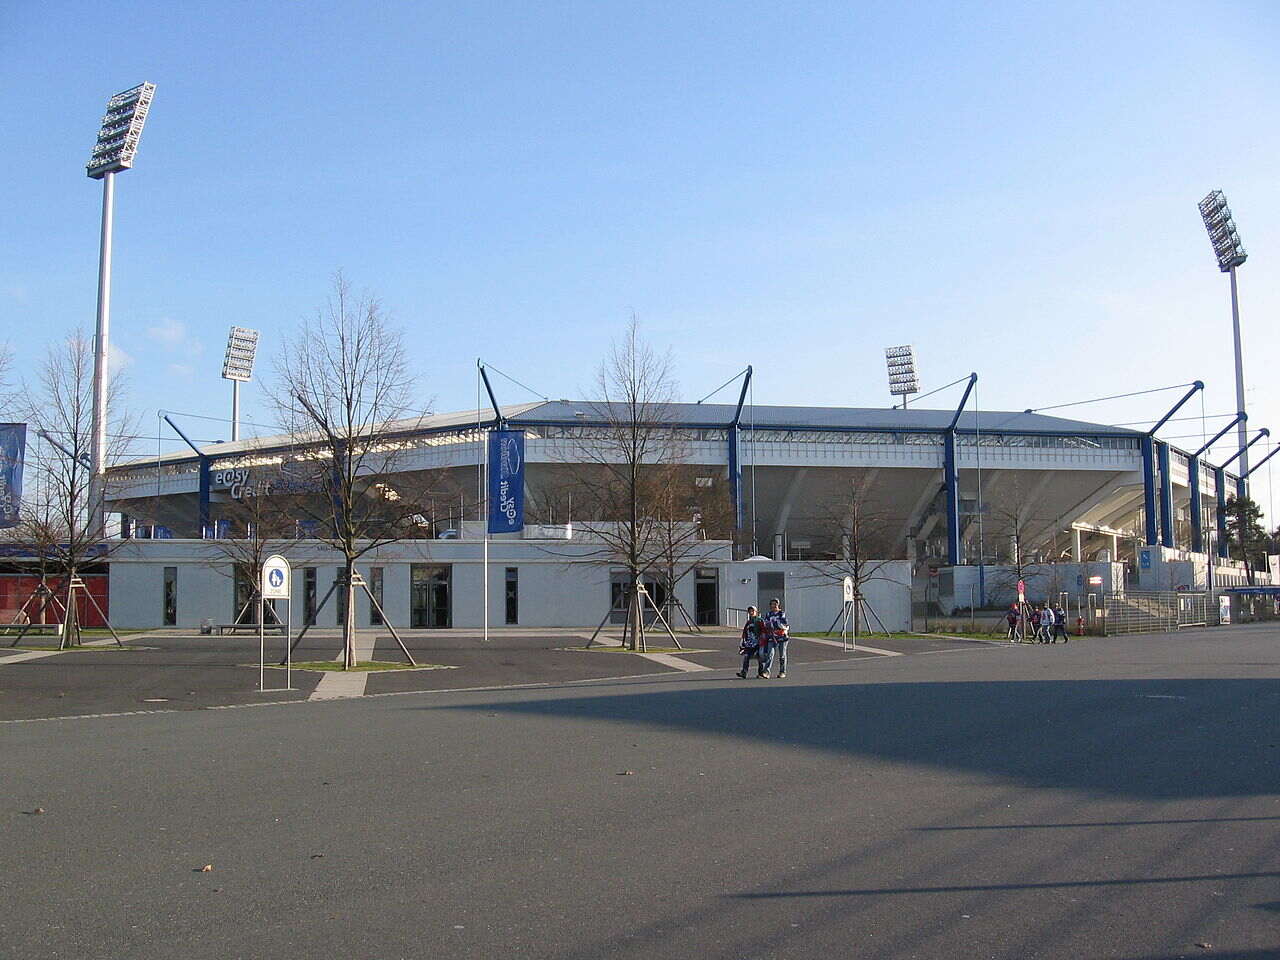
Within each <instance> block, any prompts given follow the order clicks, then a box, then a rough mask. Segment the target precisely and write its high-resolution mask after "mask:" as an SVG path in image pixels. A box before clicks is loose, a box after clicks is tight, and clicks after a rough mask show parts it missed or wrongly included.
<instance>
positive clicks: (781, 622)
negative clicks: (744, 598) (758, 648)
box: [760, 597, 791, 680]
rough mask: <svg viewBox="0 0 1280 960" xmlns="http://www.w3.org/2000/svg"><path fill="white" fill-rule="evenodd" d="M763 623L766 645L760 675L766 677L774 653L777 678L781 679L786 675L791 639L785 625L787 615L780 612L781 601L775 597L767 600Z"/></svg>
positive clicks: (788, 629) (771, 665)
mask: <svg viewBox="0 0 1280 960" xmlns="http://www.w3.org/2000/svg"><path fill="white" fill-rule="evenodd" d="M764 625H765V637H766V638H767V639H768V646H766V647H765V653H764V660H763V661H762V664H763V665H762V666H761V668H760V670H761V673H760V675H761V676H762V677H765V678H768V676H769V670H770V668H772V667H773V658H774V656H775V655H776V656H777V658H778V679H779V680H781V679H782V678H783V677H785V676H786V675H787V644H788V643H789V642H790V641H791V637H790V630H791V628H790V627H789V626H788V625H787V615H786V614H785V613H783V612H782V601H781V600H779V599H778V598H777V597H774V598H773V599H772V600H770V601H769V612H768V613H766V614H765V615H764Z"/></svg>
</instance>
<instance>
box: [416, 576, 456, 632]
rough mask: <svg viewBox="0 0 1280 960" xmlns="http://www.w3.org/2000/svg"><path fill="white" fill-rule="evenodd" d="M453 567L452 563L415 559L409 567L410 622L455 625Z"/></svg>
mask: <svg viewBox="0 0 1280 960" xmlns="http://www.w3.org/2000/svg"><path fill="white" fill-rule="evenodd" d="M452 580H453V567H452V566H450V565H449V564H432V563H415V564H412V565H410V568H409V591H410V594H411V600H412V608H411V610H410V615H409V626H411V627H414V628H416V629H421V628H425V629H440V628H444V627H451V626H453V607H452V604H451V603H450V594H451V592H452V591H451V589H450V585H451V582H452Z"/></svg>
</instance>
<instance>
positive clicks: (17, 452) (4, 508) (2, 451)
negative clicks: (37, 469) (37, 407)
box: [0, 423, 27, 527]
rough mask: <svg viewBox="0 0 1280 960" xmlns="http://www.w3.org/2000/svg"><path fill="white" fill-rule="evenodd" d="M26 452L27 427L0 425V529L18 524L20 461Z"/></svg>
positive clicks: (13, 424)
mask: <svg viewBox="0 0 1280 960" xmlns="http://www.w3.org/2000/svg"><path fill="white" fill-rule="evenodd" d="M26 452H27V425H26V424H25V423H0V527H12V526H16V525H17V523H18V510H19V508H20V507H21V506H22V461H23V459H24V457H25V456H26Z"/></svg>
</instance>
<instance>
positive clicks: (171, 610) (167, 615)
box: [164, 567, 178, 627]
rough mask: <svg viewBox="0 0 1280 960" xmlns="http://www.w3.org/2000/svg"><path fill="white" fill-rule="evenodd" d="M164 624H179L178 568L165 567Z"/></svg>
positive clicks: (174, 625) (168, 625) (173, 625)
mask: <svg viewBox="0 0 1280 960" xmlns="http://www.w3.org/2000/svg"><path fill="white" fill-rule="evenodd" d="M164 625H165V626H166V627H176V626H177V625H178V568H177V567H165V568H164Z"/></svg>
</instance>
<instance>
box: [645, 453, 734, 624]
mask: <svg viewBox="0 0 1280 960" xmlns="http://www.w3.org/2000/svg"><path fill="white" fill-rule="evenodd" d="M704 472H705V471H700V469H699V468H698V467H694V466H689V465H686V464H665V465H661V466H657V467H653V468H651V469H650V470H649V471H647V472H646V474H645V475H644V480H643V482H644V484H645V486H646V487H650V486H651V488H652V489H651V492H650V493H648V494H647V495H646V496H645V498H644V499H646V500H648V501H649V502H651V503H652V505H653V507H654V514H655V520H656V525H655V532H656V542H655V553H656V556H655V559H656V564H657V568H658V571H659V574H660V577H661V583H662V588H663V593H664V601H663V607H664V609H665V611H666V619H667V622H668V623H669V624H674V623H675V622H676V621H675V614H676V612H677V611H680V612H681V613H683V614H684V617H685V620H686V622H689V623H690V624H691V625H694V626H696V624H693V623H692V621H690V620H689V618H688V612H687V611H685V610H684V605H683V604H681V603H680V601H679V600H678V599H677V597H676V587H677V585H678V584H679V583H680V581H681V580H683V579H684V578H685V577H687V576H688V575H689V573H690V571H692V570H694V569H695V568H696V566H697V562H698V560H699V558H701V557H702V556H703V555H704V554H705V544H706V541H707V540H708V539H726V538H729V537H731V536H732V528H733V509H732V506H731V505H730V503H729V498H728V495H727V494H726V493H725V492H724V491H723V490H719V489H717V486H716V483H715V480H716V478H715V477H708V476H705V475H699V474H700V473H704Z"/></svg>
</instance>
